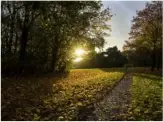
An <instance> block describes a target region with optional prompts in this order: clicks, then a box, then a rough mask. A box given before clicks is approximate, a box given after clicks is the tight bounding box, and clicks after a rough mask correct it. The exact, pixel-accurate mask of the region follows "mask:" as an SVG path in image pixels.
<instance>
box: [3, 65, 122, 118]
mask: <svg viewBox="0 0 163 122" xmlns="http://www.w3.org/2000/svg"><path fill="white" fill-rule="evenodd" d="M123 75H124V72H123V69H120V68H119V69H115V68H112V69H75V70H71V71H70V73H69V75H67V77H66V78H64V77H56V76H55V77H54V76H48V75H47V76H46V77H45V76H42V77H26V78H6V79H3V80H2V90H1V91H2V92H1V93H2V95H1V99H2V102H1V103H2V120H78V119H79V118H78V114H79V113H80V111H81V110H82V109H84V108H87V107H88V106H89V105H90V104H91V103H94V102H96V101H98V100H99V99H101V97H102V96H101V95H102V94H104V93H105V92H106V91H108V90H110V89H111V88H112V87H113V86H114V85H115V84H116V83H117V82H118V81H119V80H120V79H121V78H122V76H123Z"/></svg>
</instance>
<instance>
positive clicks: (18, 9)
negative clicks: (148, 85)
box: [1, 1, 162, 75]
mask: <svg viewBox="0 0 163 122" xmlns="http://www.w3.org/2000/svg"><path fill="white" fill-rule="evenodd" d="M112 16H113V15H112V14H111V11H110V9H109V8H107V9H104V8H103V5H102V2H99V1H98V2H97V1H96V2H95V1H91V2H90V1H82V2H81V1H76V2H70V1H69V2H61V1H56V2H52V1H48V2H35V1H31V2H25V1H19V2H18V1H17V2H16V1H12V2H11V1H3V2H2V5H1V18H2V24H1V42H2V43H1V55H2V74H4V75H6V74H7V75H9V74H10V75H11V74H29V73H32V74H33V73H36V72H40V73H47V72H65V71H68V70H69V69H70V68H72V67H74V65H75V67H80V68H89V67H99V68H100V67H101V68H104V67H123V66H124V64H127V63H129V64H133V65H134V66H137V67H139V66H147V67H149V66H150V67H152V68H151V69H152V70H154V68H155V67H157V69H159V68H160V67H161V66H162V61H161V60H162V5H161V2H159V1H157V2H152V3H150V4H149V3H147V4H146V7H145V9H143V10H140V11H137V15H136V16H135V17H133V21H132V23H133V25H132V28H131V32H130V38H129V40H127V41H126V43H125V45H124V47H123V51H122V52H121V51H119V50H118V49H117V47H116V46H115V47H110V48H108V49H107V50H106V51H104V52H99V53H96V52H95V48H97V47H98V48H99V49H102V48H103V46H104V44H105V42H106V41H107V40H105V39H104V36H109V33H106V30H109V31H111V26H110V25H108V23H107V22H108V21H110V20H111V18H112ZM110 41H111V40H110ZM81 46H82V48H83V49H85V50H88V52H89V53H88V54H87V55H86V56H85V60H83V61H82V62H80V63H78V64H77V66H76V64H74V63H73V59H74V55H73V52H74V50H75V48H77V47H81Z"/></svg>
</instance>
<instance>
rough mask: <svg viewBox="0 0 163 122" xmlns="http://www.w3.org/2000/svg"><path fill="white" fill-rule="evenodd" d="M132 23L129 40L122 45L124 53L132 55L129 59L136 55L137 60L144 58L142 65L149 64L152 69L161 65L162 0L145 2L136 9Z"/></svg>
mask: <svg viewBox="0 0 163 122" xmlns="http://www.w3.org/2000/svg"><path fill="white" fill-rule="evenodd" d="M132 23H133V24H132V27H131V31H130V33H129V35H130V37H129V40H128V41H126V44H125V45H124V47H123V49H124V53H125V54H126V55H128V57H129V55H132V58H131V56H130V61H131V60H133V58H134V57H136V56H137V60H139V59H142V60H144V61H143V62H144V65H146V64H148V65H151V66H152V70H154V68H155V67H156V66H157V68H159V67H161V60H162V58H161V57H162V2H161V1H153V2H152V3H147V4H146V6H145V8H144V9H143V10H140V11H137V15H136V16H135V17H133V20H132ZM134 55H135V56H134ZM149 57H151V58H149ZM135 59H136V58H135ZM141 62H142V61H141Z"/></svg>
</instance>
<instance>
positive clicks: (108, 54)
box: [74, 46, 128, 68]
mask: <svg viewBox="0 0 163 122" xmlns="http://www.w3.org/2000/svg"><path fill="white" fill-rule="evenodd" d="M126 63H128V62H127V58H126V56H125V55H124V54H123V53H122V52H121V51H120V50H118V48H117V46H113V47H109V48H108V49H106V51H103V52H99V53H96V52H94V55H93V54H92V53H91V54H89V55H88V56H87V58H85V59H84V60H83V61H81V62H77V63H76V64H74V66H75V67H76V68H113V67H124V65H125V64H126Z"/></svg>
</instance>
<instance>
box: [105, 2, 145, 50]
mask: <svg viewBox="0 0 163 122" xmlns="http://www.w3.org/2000/svg"><path fill="white" fill-rule="evenodd" d="M146 2H148V1H103V4H104V7H105V8H106V7H108V6H109V8H110V9H111V12H112V14H116V15H114V16H113V17H112V20H111V28H112V32H111V36H110V37H105V40H106V41H107V44H106V45H105V47H104V49H107V48H108V47H112V46H115V45H117V47H118V49H119V50H122V47H123V44H124V41H125V40H127V39H128V37H129V36H128V33H129V32H130V28H131V20H132V18H133V16H135V15H136V10H142V9H143V8H144V7H145V3H146Z"/></svg>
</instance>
